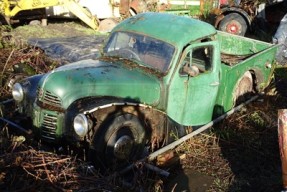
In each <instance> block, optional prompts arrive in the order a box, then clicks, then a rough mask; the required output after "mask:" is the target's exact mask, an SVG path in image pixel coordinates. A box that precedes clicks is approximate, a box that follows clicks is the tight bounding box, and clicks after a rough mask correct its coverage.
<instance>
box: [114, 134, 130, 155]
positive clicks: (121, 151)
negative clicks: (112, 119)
mask: <svg viewBox="0 0 287 192" xmlns="http://www.w3.org/2000/svg"><path fill="white" fill-rule="evenodd" d="M133 144H134V142H133V139H132V138H131V137H129V136H128V135H124V136H122V137H120V138H119V139H118V140H117V141H116V143H115V145H114V155H115V157H116V158H118V159H122V160H123V159H127V158H128V157H129V155H130V154H131V152H132V148H133Z"/></svg>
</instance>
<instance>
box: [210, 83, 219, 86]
mask: <svg viewBox="0 0 287 192" xmlns="http://www.w3.org/2000/svg"><path fill="white" fill-rule="evenodd" d="M218 85H219V82H213V83H211V84H210V86H218Z"/></svg>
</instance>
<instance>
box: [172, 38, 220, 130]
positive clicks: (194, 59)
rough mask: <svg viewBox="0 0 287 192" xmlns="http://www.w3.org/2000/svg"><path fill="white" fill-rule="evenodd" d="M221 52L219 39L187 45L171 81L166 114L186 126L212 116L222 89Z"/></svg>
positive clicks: (205, 120)
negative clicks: (219, 91) (217, 40)
mask: <svg viewBox="0 0 287 192" xmlns="http://www.w3.org/2000/svg"><path fill="white" fill-rule="evenodd" d="M219 77H220V54H219V46H218V44H217V43H216V42H214V41H210V42H204V43H198V44H192V45H190V46H188V47H187V48H186V49H185V50H184V52H183V54H182V57H181V59H180V62H179V65H178V67H177V69H176V70H175V72H174V75H173V78H172V79H171V81H170V86H169V95H168V106H167V113H168V115H169V116H170V117H171V118H172V119H174V120H175V121H176V122H178V123H180V124H183V125H189V126H191V125H193V126H194V125H203V124H206V123H208V122H209V121H210V120H211V119H212V115H213V109H214V106H215V102H216V97H217V92H218V89H219V82H220V81H219V80H220V79H219Z"/></svg>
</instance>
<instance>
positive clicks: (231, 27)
mask: <svg viewBox="0 0 287 192" xmlns="http://www.w3.org/2000/svg"><path fill="white" fill-rule="evenodd" d="M218 29H219V30H220V31H225V32H227V33H231V34H235V35H241V36H244V35H245V33H246V31H247V23H246V21H245V19H244V18H243V17H242V16H241V15H240V14H238V13H230V14H227V15H225V16H224V18H223V19H222V20H221V21H220V23H219V26H218Z"/></svg>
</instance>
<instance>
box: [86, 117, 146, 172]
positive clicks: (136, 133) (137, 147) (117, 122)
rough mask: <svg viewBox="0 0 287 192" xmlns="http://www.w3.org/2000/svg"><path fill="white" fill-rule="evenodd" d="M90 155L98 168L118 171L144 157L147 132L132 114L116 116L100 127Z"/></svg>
mask: <svg viewBox="0 0 287 192" xmlns="http://www.w3.org/2000/svg"><path fill="white" fill-rule="evenodd" d="M100 129H101V131H100V132H99V133H98V134H97V135H96V136H95V138H94V141H93V148H94V150H93V151H94V152H93V153H92V154H91V153H90V158H91V160H92V161H93V162H94V163H95V166H96V167H100V168H103V167H104V168H109V169H111V170H116V169H118V168H122V167H124V166H126V165H128V164H129V163H131V162H132V161H134V160H137V159H138V158H140V156H141V155H142V152H143V149H144V144H145V142H146V130H145V128H144V126H143V124H142V122H141V121H140V120H139V118H138V117H137V116H135V115H133V114H130V113H123V114H120V115H114V116H113V117H111V118H110V119H109V120H108V121H107V122H105V123H103V125H102V126H101V127H100Z"/></svg>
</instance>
